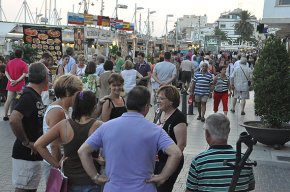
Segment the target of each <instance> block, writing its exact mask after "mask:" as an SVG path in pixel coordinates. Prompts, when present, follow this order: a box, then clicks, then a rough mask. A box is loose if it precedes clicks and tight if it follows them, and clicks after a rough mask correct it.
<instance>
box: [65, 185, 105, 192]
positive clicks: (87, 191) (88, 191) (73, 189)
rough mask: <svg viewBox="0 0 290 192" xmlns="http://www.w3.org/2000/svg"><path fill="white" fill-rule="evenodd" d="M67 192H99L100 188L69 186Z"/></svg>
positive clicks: (95, 186)
mask: <svg viewBox="0 0 290 192" xmlns="http://www.w3.org/2000/svg"><path fill="white" fill-rule="evenodd" d="M68 191H69V192H79V191H81V192H101V187H100V186H98V185H73V186H69V189H68Z"/></svg>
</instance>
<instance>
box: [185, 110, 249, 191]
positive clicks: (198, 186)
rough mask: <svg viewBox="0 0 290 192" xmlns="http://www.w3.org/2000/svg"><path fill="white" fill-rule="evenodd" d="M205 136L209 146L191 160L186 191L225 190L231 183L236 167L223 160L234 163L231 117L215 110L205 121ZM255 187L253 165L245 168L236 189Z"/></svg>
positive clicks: (245, 189)
mask: <svg viewBox="0 0 290 192" xmlns="http://www.w3.org/2000/svg"><path fill="white" fill-rule="evenodd" d="M204 128H205V138H206V141H207V143H208V144H209V146H210V148H209V149H208V150H207V151H205V152H202V153H200V154H199V155H197V156H196V157H195V158H194V159H193V160H192V163H191V166H190V168H189V173H188V177H187V182H186V192H191V191H194V192H201V191H224V192H227V191H228V189H229V186H230V184H231V180H232V177H233V173H234V170H233V168H232V167H230V166H227V165H224V164H223V162H224V160H227V161H228V162H229V163H234V162H235V158H236V152H235V150H234V149H233V148H232V147H231V146H230V145H228V144H227V140H228V135H229V132H230V121H229V119H228V118H227V117H226V116H225V115H223V114H221V113H215V114H212V115H210V116H208V118H207V119H206V121H205V124H204ZM254 189H255V179H254V174H253V169H252V167H251V166H247V165H245V166H244V167H243V168H242V171H241V174H240V176H239V180H238V183H237V186H236V189H235V191H251V190H254Z"/></svg>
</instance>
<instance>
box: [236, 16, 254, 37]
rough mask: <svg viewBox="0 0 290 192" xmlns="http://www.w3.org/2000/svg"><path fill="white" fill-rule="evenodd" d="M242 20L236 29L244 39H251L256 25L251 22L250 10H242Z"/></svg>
mask: <svg viewBox="0 0 290 192" xmlns="http://www.w3.org/2000/svg"><path fill="white" fill-rule="evenodd" d="M239 17H240V19H241V20H240V21H239V22H238V23H236V24H235V30H236V31H237V33H238V34H239V35H241V39H242V40H243V41H249V40H250V39H251V36H252V35H253V32H254V26H253V25H252V24H251V23H250V19H251V14H250V13H249V12H248V11H242V12H241V13H240V14H239Z"/></svg>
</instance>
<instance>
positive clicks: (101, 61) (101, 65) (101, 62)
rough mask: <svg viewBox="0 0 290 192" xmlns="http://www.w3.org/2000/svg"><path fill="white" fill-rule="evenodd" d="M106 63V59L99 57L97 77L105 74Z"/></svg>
mask: <svg viewBox="0 0 290 192" xmlns="http://www.w3.org/2000/svg"><path fill="white" fill-rule="evenodd" d="M104 63H105V57H104V56H102V55H99V56H97V68H96V75H97V76H100V75H101V74H102V73H104V72H105V69H104Z"/></svg>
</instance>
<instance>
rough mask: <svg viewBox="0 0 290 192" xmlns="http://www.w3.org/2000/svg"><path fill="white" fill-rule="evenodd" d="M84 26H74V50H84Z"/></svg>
mask: <svg viewBox="0 0 290 192" xmlns="http://www.w3.org/2000/svg"><path fill="white" fill-rule="evenodd" d="M84 41H85V35H84V28H74V50H75V51H84Z"/></svg>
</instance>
